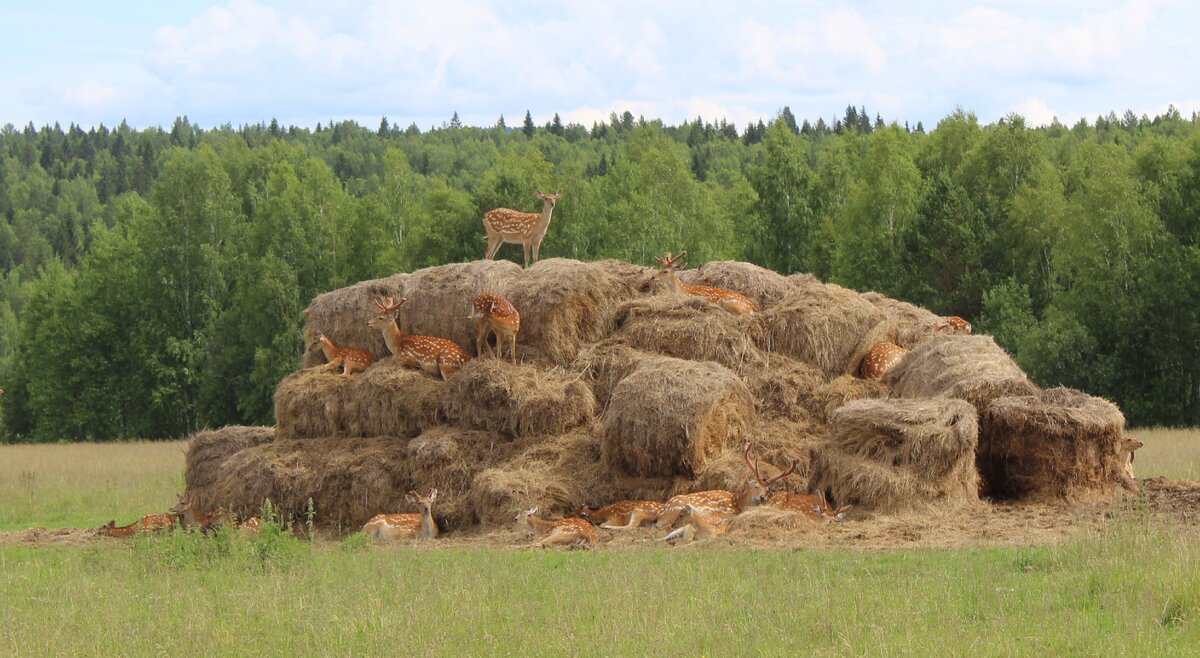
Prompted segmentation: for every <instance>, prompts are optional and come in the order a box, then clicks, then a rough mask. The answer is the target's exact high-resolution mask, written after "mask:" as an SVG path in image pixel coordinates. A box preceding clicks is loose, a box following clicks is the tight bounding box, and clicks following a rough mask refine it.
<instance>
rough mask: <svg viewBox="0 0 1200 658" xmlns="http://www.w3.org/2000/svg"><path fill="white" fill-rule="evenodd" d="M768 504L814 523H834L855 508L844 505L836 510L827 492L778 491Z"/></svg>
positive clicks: (773, 494) (772, 495)
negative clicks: (797, 513)
mask: <svg viewBox="0 0 1200 658" xmlns="http://www.w3.org/2000/svg"><path fill="white" fill-rule="evenodd" d="M767 504H769V505H771V506H772V507H778V508H779V509H781V510H785V511H788V512H800V513H801V514H804V515H805V516H807V517H808V518H809V519H812V520H813V521H824V522H826V523H834V522H836V521H841V520H842V519H844V518H846V513H847V512H849V511H850V510H851V509H853V508H854V506H853V505H842V506H841V507H837V508H835V507H834V506H833V505H830V504H829V501H828V500H827V499H826V498H825V492H823V491H818V492H817V493H815V494H794V493H788V492H786V491H776V492H773V493H772V494H771V497H770V498H769V499H768V500H767Z"/></svg>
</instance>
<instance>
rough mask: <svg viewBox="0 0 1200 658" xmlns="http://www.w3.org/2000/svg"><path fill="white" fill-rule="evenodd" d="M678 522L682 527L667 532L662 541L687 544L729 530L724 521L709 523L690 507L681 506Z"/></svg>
mask: <svg viewBox="0 0 1200 658" xmlns="http://www.w3.org/2000/svg"><path fill="white" fill-rule="evenodd" d="M678 522H681V523H682V525H680V526H679V527H678V528H675V529H674V530H672V531H671V532H668V533H667V536H665V537H663V538H662V541H665V542H669V543H675V542H676V541H679V540H682V541H680V543H682V544H687V543H691V542H692V541H695V540H697V539H710V538H712V537H716V536H717V535H720V534H724V532H725V531H726V530H728V529H729V528H728V526H726V525H725V522H724V521H710V520H709V519H708V518H706V517H705V516H703V515H701V514H697V512H696V508H694V507H692V506H691V505H684V506H683V509H682V510H680V512H679V519H678Z"/></svg>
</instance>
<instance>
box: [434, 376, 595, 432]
mask: <svg viewBox="0 0 1200 658" xmlns="http://www.w3.org/2000/svg"><path fill="white" fill-rule="evenodd" d="M442 408H443V409H444V410H445V412H446V417H447V419H448V420H449V421H450V422H451V423H454V424H455V425H458V426H460V427H466V428H471V429H480V430H488V431H491V432H499V433H502V434H506V435H508V436H511V437H526V436H540V435H547V434H562V433H563V432H565V431H567V430H569V429H571V428H573V427H578V426H579V425H583V424H585V423H587V422H590V421H591V420H592V418H593V417H594V416H595V415H596V399H595V397H594V396H593V395H592V391H591V388H589V387H588V385H587V383H586V382H584V381H582V380H581V378H580V377H578V376H576V375H572V374H570V373H568V372H564V371H563V370H561V369H552V370H547V369H543V368H538V367H536V366H532V365H526V364H518V365H512V364H511V363H509V362H508V361H504V360H500V359H473V360H471V361H469V362H467V364H466V365H464V366H463V367H462V368H461V369H460V370H459V371H458V372H457V373H456V374H455V375H454V376H453V377H451V378H450V379H449V380H448V381H447V382H446V385H445V390H444V392H443V394H442Z"/></svg>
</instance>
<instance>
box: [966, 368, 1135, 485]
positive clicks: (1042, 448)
mask: <svg viewBox="0 0 1200 658" xmlns="http://www.w3.org/2000/svg"><path fill="white" fill-rule="evenodd" d="M982 426H983V427H982V433H981V436H980V445H979V465H980V470H981V471H982V473H983V477H984V478H985V479H986V480H987V483H988V490H989V492H991V493H992V494H993V495H994V496H997V497H1000V498H1025V497H1034V498H1038V497H1043V498H1065V499H1075V498H1087V497H1091V496H1107V495H1111V494H1112V493H1113V492H1114V491H1115V486H1116V485H1117V484H1118V483H1120V482H1121V481H1122V479H1121V472H1122V464H1121V463H1120V460H1119V454H1118V453H1119V450H1120V448H1119V446H1120V441H1121V438H1122V434H1123V432H1124V429H1125V416H1124V415H1123V414H1122V413H1121V410H1120V409H1118V408H1117V407H1116V405H1114V404H1113V403H1111V402H1109V401H1107V400H1104V399H1102V398H1098V397H1093V396H1091V395H1087V394H1086V393H1082V392H1080V391H1076V390H1074V389H1070V388H1054V389H1050V390H1046V391H1039V392H1037V393H1035V394H1033V395H1023V396H1017V397H1004V398H999V399H997V400H994V401H992V403H991V404H990V405H988V408H987V410H986V411H985V412H984V414H983V417H982Z"/></svg>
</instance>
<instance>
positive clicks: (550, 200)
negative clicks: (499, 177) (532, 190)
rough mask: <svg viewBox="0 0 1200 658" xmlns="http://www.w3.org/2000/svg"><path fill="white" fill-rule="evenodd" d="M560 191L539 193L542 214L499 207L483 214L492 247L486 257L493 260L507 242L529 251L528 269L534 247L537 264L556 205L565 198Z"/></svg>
mask: <svg viewBox="0 0 1200 658" xmlns="http://www.w3.org/2000/svg"><path fill="white" fill-rule="evenodd" d="M562 193H563V191H562V190H561V189H560V190H559V191H557V192H555V193H554V194H543V193H542V192H540V191H539V192H538V193H537V198H539V199H541V200H542V212H541V213H535V212H520V211H518V210H510V209H508V208H496V209H495V210H489V211H487V212H486V213H484V214H483V230H484V231H486V232H487V239H488V246H487V251H485V252H484V254H483V257H484V258H486V259H488V260H492V259H493V258H495V256H496V252H497V251H498V250H499V249H500V245H502V244H503V243H505V242H512V243H514V244H515V243H518V242H519V243H521V246H523V247H524V248H525V267H529V247H530V246H532V247H533V262H535V263H536V262H537V261H538V250H539V249H541V247H542V239H543V238H545V237H546V229H547V228H549V227H550V215H551V214H553V213H554V204H555V203H557V202H558V200H559V199H561V198H562Z"/></svg>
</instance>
